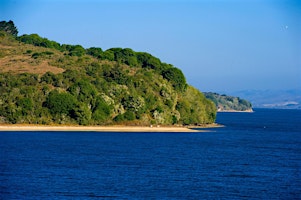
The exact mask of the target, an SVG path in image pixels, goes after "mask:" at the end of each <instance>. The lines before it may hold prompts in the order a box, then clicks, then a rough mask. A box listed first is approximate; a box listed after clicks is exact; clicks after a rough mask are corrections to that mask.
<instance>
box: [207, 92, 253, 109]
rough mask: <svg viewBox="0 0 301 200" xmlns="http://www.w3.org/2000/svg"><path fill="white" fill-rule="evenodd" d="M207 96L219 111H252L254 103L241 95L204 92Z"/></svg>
mask: <svg viewBox="0 0 301 200" xmlns="http://www.w3.org/2000/svg"><path fill="white" fill-rule="evenodd" d="M204 94H205V96H206V98H208V99H210V100H211V101H213V102H214V104H215V105H216V107H217V110H218V111H248V112H249V111H252V104H251V103H250V102H248V101H247V100H244V99H241V98H239V97H232V96H227V95H220V94H217V93H212V92H205V93H204Z"/></svg>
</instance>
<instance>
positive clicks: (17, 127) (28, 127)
mask: <svg viewBox="0 0 301 200" xmlns="http://www.w3.org/2000/svg"><path fill="white" fill-rule="evenodd" d="M212 127H220V125H218V124H212V125H205V126H187V127H186V126H117V125H116V126H69V125H53V126H52V125H36V124H12V125H11V124H2V125H1V124H0V132H1V131H94V132H205V130H200V129H198V130H195V128H212ZM206 132H207V131H206Z"/></svg>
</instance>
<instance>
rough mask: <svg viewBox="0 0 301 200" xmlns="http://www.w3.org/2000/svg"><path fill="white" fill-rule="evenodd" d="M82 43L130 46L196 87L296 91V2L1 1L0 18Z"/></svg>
mask: <svg viewBox="0 0 301 200" xmlns="http://www.w3.org/2000/svg"><path fill="white" fill-rule="evenodd" d="M3 20H4V21H8V20H12V21H14V23H15V25H16V26H17V28H18V31H19V35H22V34H31V33H37V34H39V35H40V36H42V37H46V38H48V39H50V40H54V41H57V42H59V43H61V44H74V45H75V44H80V45H82V46H83V47H85V48H89V47H101V48H102V49H103V50H106V49H109V48H112V47H122V48H131V49H133V50H134V51H141V52H148V53H150V54H152V55H153V56H156V57H158V58H159V59H160V60H161V61H162V62H165V63H169V64H172V65H174V66H175V67H178V68H180V69H181V70H182V71H183V73H184V74H185V76H186V79H187V81H188V83H189V84H191V85H193V86H195V87H196V88H198V89H200V90H201V91H211V92H233V91H239V90H268V89H272V90H286V89H301V1H299V0H173V1H172V0H140V1H139V0H0V21H3Z"/></svg>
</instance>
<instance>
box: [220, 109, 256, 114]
mask: <svg viewBox="0 0 301 200" xmlns="http://www.w3.org/2000/svg"><path fill="white" fill-rule="evenodd" d="M217 112H218V113H219V112H220V113H223V112H233V113H234V112H237V113H253V112H254V110H253V109H249V110H243V111H240V110H218V111H217Z"/></svg>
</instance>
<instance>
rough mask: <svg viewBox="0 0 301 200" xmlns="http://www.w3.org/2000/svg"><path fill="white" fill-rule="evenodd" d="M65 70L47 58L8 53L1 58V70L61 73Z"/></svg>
mask: <svg viewBox="0 0 301 200" xmlns="http://www.w3.org/2000/svg"><path fill="white" fill-rule="evenodd" d="M64 71H65V70H64V69H62V68H59V67H55V66H51V65H49V63H48V61H47V60H35V59H33V58H31V55H7V56H5V57H3V58H0V72H12V73H16V74H19V73H25V72H27V73H34V74H41V75H42V74H45V73H46V72H52V73H54V74H59V73H62V72H64Z"/></svg>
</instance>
